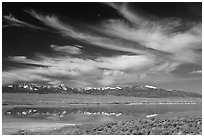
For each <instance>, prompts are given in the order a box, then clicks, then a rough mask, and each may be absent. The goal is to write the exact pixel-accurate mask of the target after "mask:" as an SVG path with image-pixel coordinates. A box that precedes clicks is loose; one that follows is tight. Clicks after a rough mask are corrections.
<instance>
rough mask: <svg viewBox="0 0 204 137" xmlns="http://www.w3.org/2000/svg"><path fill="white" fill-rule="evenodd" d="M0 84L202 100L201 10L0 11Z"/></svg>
mask: <svg viewBox="0 0 204 137" xmlns="http://www.w3.org/2000/svg"><path fill="white" fill-rule="evenodd" d="M2 34H3V35H2V64H3V65H2V71H3V72H2V83H3V85H8V84H17V83H22V82H23V83H38V84H43V85H59V84H65V85H66V86H69V87H80V88H81V87H104V86H118V85H119V86H130V85H135V86H137V85H143V84H150V85H154V86H159V87H161V88H165V89H177V90H184V91H190V92H196V93H202V3H201V2H200V3H199V2H197V3H192V2H191V3H184V2H182V3H179V2H176V3H173V2H171V3H168V2H165V3H159V2H154V3H150V2H146V3H138V2H134V3H93V2H92V3H91V2H86V3H82V2H77V3H71V2H67V3H61V2H60V3H54V2H49V3H42V2H39V3H31V2H29V3H23V2H19V3H14V2H7V3H6V2H3V3H2Z"/></svg>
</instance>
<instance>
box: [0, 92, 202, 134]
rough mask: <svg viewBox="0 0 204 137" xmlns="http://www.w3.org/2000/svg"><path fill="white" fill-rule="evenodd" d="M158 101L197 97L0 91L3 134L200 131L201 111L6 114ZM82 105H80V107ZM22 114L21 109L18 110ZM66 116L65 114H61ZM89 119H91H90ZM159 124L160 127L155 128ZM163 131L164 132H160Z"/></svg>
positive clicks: (198, 101) (188, 100)
mask: <svg viewBox="0 0 204 137" xmlns="http://www.w3.org/2000/svg"><path fill="white" fill-rule="evenodd" d="M131 103H133V104H141V103H142V104H161V103H164V104H165V103H167V104H169V103H173V104H183V103H187V104H188V103H196V104H201V103H202V99H200V98H162V99H158V98H136V97H121V96H120V97H116V96H87V95H60V94H43V95H39V94H25V93H24V94H22V93H14V94H13V93H12V94H8V93H3V94H2V104H3V106H2V128H3V129H2V131H3V134H21V135H22V134H201V133H202V130H201V129H202V110H201V109H200V110H199V111H194V110H193V111H192V112H179V111H178V112H177V113H175V112H174V113H168V114H161V115H158V116H157V117H154V119H153V118H138V117H137V118H136V117H131V118H129V117H128V118H127V117H125V116H124V117H123V116H121V117H116V116H84V115H82V114H78V115H77V114H73V115H71V114H69V115H68V116H67V117H66V118H67V119H66V121H63V120H59V119H58V117H52V118H51V119H34V118H26V117H23V118H22V117H13V116H11V115H5V112H6V111H7V110H11V109H13V108H15V107H19V108H22V107H30V108H32V107H33V108H43V107H49V108H51V110H53V108H61V107H68V108H70V107H75V106H76V107H78V106H79V105H82V107H83V106H86V105H89V104H100V105H101V104H106V105H110V104H119V105H120V104H131ZM80 107H81V106H80ZM21 113H23V112H21ZM64 118H65V117H64ZM90 121H91V122H90ZM157 127H159V128H157ZM161 131H166V132H161Z"/></svg>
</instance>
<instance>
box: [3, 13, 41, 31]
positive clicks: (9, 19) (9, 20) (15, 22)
mask: <svg viewBox="0 0 204 137" xmlns="http://www.w3.org/2000/svg"><path fill="white" fill-rule="evenodd" d="M3 22H5V23H6V25H3V28H6V27H13V26H14V27H28V28H32V29H38V30H43V28H41V27H38V26H35V25H32V24H30V23H27V22H24V21H21V20H19V19H17V18H15V17H14V16H12V15H11V14H10V15H7V16H3Z"/></svg>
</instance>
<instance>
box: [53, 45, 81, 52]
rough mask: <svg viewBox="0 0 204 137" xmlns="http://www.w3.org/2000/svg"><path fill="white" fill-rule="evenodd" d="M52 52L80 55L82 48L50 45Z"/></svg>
mask: <svg viewBox="0 0 204 137" xmlns="http://www.w3.org/2000/svg"><path fill="white" fill-rule="evenodd" d="M50 47H51V48H52V49H53V50H54V51H59V52H65V53H69V54H80V53H82V46H79V45H77V46H67V45H66V46H57V45H51V46H50Z"/></svg>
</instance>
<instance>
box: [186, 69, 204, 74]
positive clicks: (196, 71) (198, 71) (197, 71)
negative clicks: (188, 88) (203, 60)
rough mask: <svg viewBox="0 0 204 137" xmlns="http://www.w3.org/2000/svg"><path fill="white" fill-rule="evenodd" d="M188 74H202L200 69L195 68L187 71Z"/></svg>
mask: <svg viewBox="0 0 204 137" xmlns="http://www.w3.org/2000/svg"><path fill="white" fill-rule="evenodd" d="M189 74H202V70H195V71H192V72H189Z"/></svg>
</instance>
